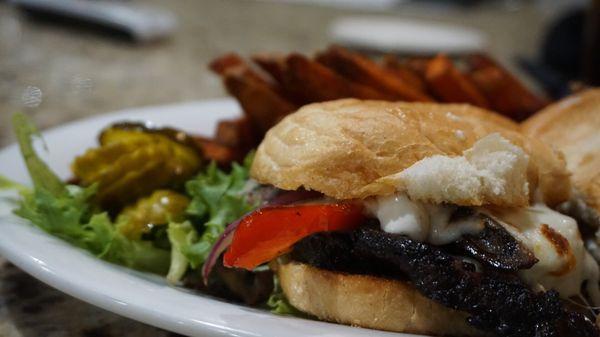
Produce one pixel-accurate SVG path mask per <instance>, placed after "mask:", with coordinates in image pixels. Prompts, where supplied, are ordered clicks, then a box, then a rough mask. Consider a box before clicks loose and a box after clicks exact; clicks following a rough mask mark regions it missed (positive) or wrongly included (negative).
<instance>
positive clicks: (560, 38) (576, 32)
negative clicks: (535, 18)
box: [519, 0, 600, 99]
mask: <svg viewBox="0 0 600 337" xmlns="http://www.w3.org/2000/svg"><path fill="white" fill-rule="evenodd" d="M519 63H520V65H521V67H523V69H524V70H525V71H527V72H528V73H529V74H530V75H532V76H533V77H534V78H535V79H536V80H537V81H538V82H539V83H540V85H541V86H542V87H543V88H544V90H545V91H546V92H547V93H548V94H549V95H550V96H551V97H553V98H556V99H558V98H561V97H564V96H567V95H569V94H571V93H572V92H573V88H574V87H581V86H582V84H586V85H592V86H593V85H600V1H599V0H594V1H590V4H589V7H588V8H587V10H586V9H584V8H579V9H575V10H571V11H569V12H567V13H566V14H564V15H562V16H561V17H560V18H559V19H557V20H556V21H555V22H554V23H553V24H552V25H551V26H550V28H549V29H548V33H547V35H546V37H545V38H544V41H543V43H542V50H541V53H540V56H539V59H538V60H528V59H521V60H519Z"/></svg>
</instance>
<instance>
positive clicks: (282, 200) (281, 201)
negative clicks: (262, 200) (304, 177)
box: [267, 190, 323, 206]
mask: <svg viewBox="0 0 600 337" xmlns="http://www.w3.org/2000/svg"><path fill="white" fill-rule="evenodd" d="M322 196H323V194H322V193H320V192H317V191H307V190H299V191H280V192H279V193H277V194H276V195H275V196H274V197H273V198H272V199H270V200H268V201H267V205H269V206H278V205H289V204H293V203H296V202H299V201H305V200H309V199H317V198H321V197H322Z"/></svg>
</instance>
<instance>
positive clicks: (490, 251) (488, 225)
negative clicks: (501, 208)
mask: <svg viewBox="0 0 600 337" xmlns="http://www.w3.org/2000/svg"><path fill="white" fill-rule="evenodd" d="M474 216H477V217H479V218H480V219H481V221H483V222H484V225H485V226H484V229H483V230H482V231H481V232H479V233H478V234H473V235H465V236H463V237H462V238H460V239H459V240H458V241H457V242H456V243H455V246H456V247H457V248H458V249H459V250H460V251H461V252H462V253H463V254H465V255H467V256H471V257H473V258H475V259H477V261H479V262H481V263H483V264H485V265H488V266H490V267H494V268H498V269H502V270H506V271H518V270H520V269H529V268H531V267H532V266H533V265H534V264H536V263H537V262H538V259H537V258H536V257H535V255H533V253H532V252H531V251H530V250H529V249H528V248H527V247H525V246H524V245H523V244H522V243H521V242H519V241H517V240H516V239H515V238H514V237H513V236H512V235H510V233H508V231H506V229H504V227H502V226H501V225H500V224H499V223H498V222H496V220H494V219H492V218H490V217H489V216H487V215H485V214H481V213H479V214H477V215H474Z"/></svg>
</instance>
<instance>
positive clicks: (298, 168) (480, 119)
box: [251, 99, 570, 206]
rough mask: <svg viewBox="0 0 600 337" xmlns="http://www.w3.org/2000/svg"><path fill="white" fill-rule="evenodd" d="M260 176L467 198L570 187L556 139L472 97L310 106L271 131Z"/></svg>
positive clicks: (439, 198)
mask: <svg viewBox="0 0 600 337" xmlns="http://www.w3.org/2000/svg"><path fill="white" fill-rule="evenodd" d="M492 134H497V136H490V135H492ZM486 136H490V137H489V138H490V139H486V140H482V138H484V137H486ZM480 140H481V141H480ZM478 141H480V142H478ZM474 145H475V146H474ZM424 159H430V160H426V161H424ZM407 169H408V170H407ZM251 174H252V176H253V177H254V178H255V179H256V180H258V181H259V182H261V183H266V184H272V185H275V186H277V187H279V188H281V189H285V190H295V189H298V188H300V187H304V188H306V189H309V190H317V191H320V192H322V193H324V194H325V195H327V196H330V197H334V198H337V199H353V198H365V197H369V196H374V195H385V194H391V193H394V192H395V191H406V192H407V193H408V194H409V196H410V197H411V198H414V199H419V200H424V201H430V202H436V203H440V202H448V203H454V204H459V205H465V206H478V205H484V204H492V205H498V206H524V205H527V204H528V203H529V201H530V200H531V198H532V197H533V195H534V194H535V193H534V192H536V191H537V193H538V194H539V196H540V197H541V199H542V200H543V201H545V202H546V203H547V204H550V205H554V204H556V203H559V202H561V201H564V200H566V199H567V198H568V197H569V191H570V182H569V176H568V173H567V171H566V169H565V164H564V161H563V160H562V158H561V157H560V156H559V155H558V154H557V153H555V152H554V151H552V150H551V149H550V147H548V146H546V145H543V144H542V143H541V142H538V141H536V140H532V139H528V138H526V137H525V136H523V135H522V134H520V133H519V132H518V126H517V125H516V124H515V123H513V122H511V121H510V120H508V119H505V118H503V117H501V116H500V115H497V114H494V113H491V112H488V111H486V110H483V109H479V108H475V107H472V106H469V105H463V104H435V103H391V102H380V101H360V100H356V99H344V100H338V101H332V102H326V103H317V104H311V105H307V106H305V107H303V108H301V109H300V110H299V111H297V112H295V113H293V114H291V115H289V116H287V117H286V118H284V119H283V120H282V121H281V122H280V123H279V124H278V125H276V126H275V127H273V128H272V129H271V130H270V131H269V132H268V133H267V135H266V136H265V139H264V140H263V142H262V143H261V144H260V146H259V148H258V151H257V153H256V157H255V159H254V164H253V166H252V171H251Z"/></svg>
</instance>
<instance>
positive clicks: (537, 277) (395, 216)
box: [223, 99, 600, 337]
mask: <svg viewBox="0 0 600 337" xmlns="http://www.w3.org/2000/svg"><path fill="white" fill-rule="evenodd" d="M251 176H252V177H253V178H254V179H255V180H256V181H257V182H258V183H260V184H262V185H264V186H272V187H274V188H276V189H277V191H278V192H277V193H278V197H275V198H274V199H273V200H272V201H271V202H268V203H266V204H265V205H263V206H261V207H259V208H258V209H257V210H255V211H253V212H251V213H249V214H247V215H246V216H244V217H243V218H242V219H240V220H239V221H238V222H237V223H236V224H235V226H231V233H232V236H231V241H230V243H229V245H228V247H227V249H226V251H225V254H224V255H223V265H225V266H226V267H231V268H243V269H248V270H254V269H256V268H259V267H260V266H263V265H266V264H268V265H269V266H270V268H271V269H273V270H274V271H275V273H276V275H277V278H278V281H279V286H280V287H281V290H282V291H283V294H284V296H285V298H286V300H287V301H288V302H289V303H290V304H291V305H292V306H293V307H295V308H296V309H298V310H299V311H301V312H303V313H306V314H308V315H310V316H313V317H316V318H318V319H321V320H325V321H331V322H338V323H343V324H348V325H354V326H360V327H365V328H373V329H381V330H387V331H395V332H406V333H416V334H427V335H451V336H511V337H513V336H514V337H516V336H521V337H523V336H525V337H526V336H532V337H533V336H539V337H542V336H543V337H546V336H548V337H549V336H600V332H599V330H598V328H597V326H596V325H595V323H594V321H595V316H594V312H593V311H592V310H591V309H590V308H591V307H593V306H595V305H599V304H600V291H599V271H598V263H597V262H596V261H595V260H594V258H593V257H592V256H591V254H590V253H589V251H588V250H587V249H586V247H585V245H584V242H583V239H582V235H581V233H580V230H579V228H578V224H577V222H576V221H575V220H574V219H572V218H570V217H568V216H565V215H563V214H561V213H559V212H557V211H555V210H554V208H555V207H556V206H557V205H560V204H562V203H564V202H566V201H568V200H570V198H571V192H572V186H571V180H570V173H569V171H568V170H567V167H566V164H565V161H564V158H563V156H562V155H561V153H560V152H558V151H555V150H554V149H552V148H551V147H550V146H548V145H545V144H544V143H542V142H541V141H539V140H538V139H536V138H529V137H527V136H525V135H523V134H522V133H521V132H520V127H519V125H517V124H515V123H514V122H512V121H510V120H508V119H505V118H504V117H502V116H499V115H496V114H494V113H491V112H488V111H486V110H483V109H480V108H475V107H472V106H468V105H460V104H437V103H392V102H380V101H360V100H355V99H343V100H338V101H331V102H325V103H316V104H310V105H307V106H304V107H302V108H301V109H300V110H298V111H297V112H295V113H293V114H291V115H288V116H286V117H285V118H283V120H281V121H280V122H279V123H278V124H277V125H276V126H275V127H273V128H272V129H271V130H269V131H268V132H267V134H266V136H265V138H264V140H263V141H262V143H261V144H260V146H259V147H258V150H257V152H256V155H255V158H254V162H253V164H252V168H251Z"/></svg>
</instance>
